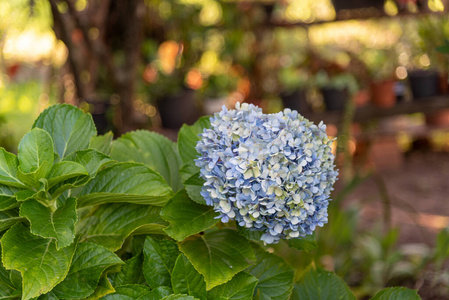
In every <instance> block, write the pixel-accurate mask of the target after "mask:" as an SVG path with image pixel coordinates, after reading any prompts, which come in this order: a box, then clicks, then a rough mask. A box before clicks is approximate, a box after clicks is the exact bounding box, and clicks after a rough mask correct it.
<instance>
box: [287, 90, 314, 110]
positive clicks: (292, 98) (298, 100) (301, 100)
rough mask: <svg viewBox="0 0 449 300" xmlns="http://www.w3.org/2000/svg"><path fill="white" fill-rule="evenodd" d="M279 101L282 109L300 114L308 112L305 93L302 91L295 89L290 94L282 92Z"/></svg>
mask: <svg viewBox="0 0 449 300" xmlns="http://www.w3.org/2000/svg"><path fill="white" fill-rule="evenodd" d="M281 99H282V104H283V105H284V108H290V109H294V110H296V111H298V112H299V113H301V114H302V113H305V112H309V111H310V107H309V105H308V104H307V98H306V91H305V90H303V89H297V90H294V91H292V92H283V93H282V94H281Z"/></svg>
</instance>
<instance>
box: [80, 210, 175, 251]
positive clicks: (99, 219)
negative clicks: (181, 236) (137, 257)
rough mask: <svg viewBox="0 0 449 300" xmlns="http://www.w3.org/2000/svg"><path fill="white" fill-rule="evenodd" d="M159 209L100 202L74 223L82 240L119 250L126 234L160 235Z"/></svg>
mask: <svg viewBox="0 0 449 300" xmlns="http://www.w3.org/2000/svg"><path fill="white" fill-rule="evenodd" d="M159 213H160V208H159V207H155V206H150V205H134V204H126V203H122V204H111V205H102V206H100V207H99V208H98V209H97V210H95V211H94V212H93V213H92V214H91V215H90V216H88V217H87V218H85V219H84V220H82V221H81V222H78V225H77V232H79V233H80V234H81V236H82V238H83V239H84V241H88V242H92V243H96V244H99V245H102V246H104V247H106V248H108V249H110V250H112V251H115V250H118V249H120V247H121V246H122V244H123V241H124V240H125V238H127V237H128V236H129V235H130V234H133V233H134V234H137V233H139V234H145V233H146V234H150V233H158V234H161V233H162V234H163V231H162V229H163V228H165V224H166V223H165V221H164V220H163V219H162V218H161V217H160V215H159Z"/></svg>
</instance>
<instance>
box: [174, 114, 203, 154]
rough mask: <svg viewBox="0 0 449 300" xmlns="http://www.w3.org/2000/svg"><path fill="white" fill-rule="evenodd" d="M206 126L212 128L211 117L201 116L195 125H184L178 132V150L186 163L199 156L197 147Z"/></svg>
mask: <svg viewBox="0 0 449 300" xmlns="http://www.w3.org/2000/svg"><path fill="white" fill-rule="evenodd" d="M204 128H210V121H209V117H201V118H200V119H198V121H196V122H195V124H193V125H190V126H189V125H186V124H184V125H182V127H181V129H180V130H179V134H178V152H179V154H180V155H181V159H182V161H183V162H184V163H187V162H189V161H192V160H194V159H196V158H197V157H198V152H197V151H196V149H195V147H196V144H197V143H198V141H199V140H200V137H199V136H198V135H199V134H200V133H202V132H203V130H204Z"/></svg>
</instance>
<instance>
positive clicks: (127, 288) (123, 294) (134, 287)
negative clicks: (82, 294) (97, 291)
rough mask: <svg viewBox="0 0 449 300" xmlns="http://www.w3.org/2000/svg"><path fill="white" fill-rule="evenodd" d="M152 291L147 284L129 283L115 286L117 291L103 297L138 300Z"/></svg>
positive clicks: (115, 299) (107, 299) (110, 299)
mask: <svg viewBox="0 0 449 300" xmlns="http://www.w3.org/2000/svg"><path fill="white" fill-rule="evenodd" d="M149 293H151V288H150V287H149V286H145V285H139V284H128V285H123V286H119V287H116V288H115V292H114V293H112V294H109V295H106V296H105V297H103V298H102V299H105V300H137V299H144V297H145V296H146V295H147V294H149Z"/></svg>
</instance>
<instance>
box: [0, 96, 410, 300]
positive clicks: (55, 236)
mask: <svg viewBox="0 0 449 300" xmlns="http://www.w3.org/2000/svg"><path fill="white" fill-rule="evenodd" d="M330 143H331V141H329V139H328V138H327V137H326V135H325V132H324V127H323V126H322V125H320V126H318V127H317V126H315V125H313V124H311V123H310V122H309V121H307V120H305V119H304V118H303V117H301V116H299V115H298V114H297V113H296V112H294V111H289V110H286V111H284V112H283V113H279V114H275V115H264V114H262V112H261V110H260V109H258V108H256V107H254V106H247V105H242V106H241V107H240V106H237V110H231V111H227V110H225V109H224V110H223V111H222V112H221V113H219V114H217V115H216V116H214V117H213V118H212V119H211V120H209V118H208V117H206V118H201V119H200V120H198V122H196V123H195V124H193V125H191V126H187V125H185V126H183V127H182V129H181V130H180V132H179V137H178V143H174V142H172V141H170V140H168V139H166V138H165V137H162V136H161V135H158V134H156V133H153V132H149V131H135V132H130V133H128V134H125V135H123V136H121V137H120V138H118V139H116V140H113V139H112V134H111V133H108V134H106V135H97V133H96V129H95V125H94V123H93V121H92V117H91V116H90V115H89V114H86V113H84V112H83V111H81V110H80V109H78V108H76V107H73V106H70V105H55V106H52V107H49V108H48V109H46V110H45V111H44V112H42V113H41V115H40V116H39V117H38V118H37V120H36V121H35V123H34V125H33V128H32V129H31V130H30V132H28V133H27V134H26V135H25V136H24V137H23V139H22V140H21V141H20V143H19V145H18V153H17V155H15V154H13V153H9V152H7V151H6V150H5V149H3V148H0V236H1V239H0V243H1V264H0V299H23V300H29V299H39V300H54V299H89V300H94V299H106V300H128V299H131V300H132V299H139V300H157V299H166V300H170V299H184V300H195V299H198V300H231V299H234V300H237V299H239V300H245V299H264V300H271V299H273V300H286V299H293V300H297V299H324V298H325V297H326V295H332V296H335V297H334V298H338V299H355V297H354V295H353V293H352V292H351V290H350V289H349V288H348V287H347V286H346V285H345V283H344V282H343V281H342V280H341V279H340V278H338V277H337V276H336V275H335V274H334V273H332V272H328V271H325V270H323V269H321V268H317V267H315V266H314V265H311V266H310V267H309V268H308V269H306V270H299V271H300V272H301V274H302V275H301V276H299V280H297V281H295V279H296V276H295V272H296V270H295V269H294V268H293V267H292V266H290V265H289V264H288V263H287V262H286V261H285V260H284V259H283V258H282V257H280V256H278V255H276V254H275V253H272V252H273V249H270V252H269V251H267V250H268V249H267V246H266V245H264V243H267V244H268V243H274V242H279V243H281V242H280V241H282V240H287V239H289V240H288V244H287V245H288V247H291V248H293V249H294V251H297V252H298V253H297V255H307V254H306V253H305V252H300V251H304V250H307V251H311V250H313V248H314V247H315V246H316V242H315V241H314V238H313V236H310V233H312V232H313V231H314V229H315V227H316V226H322V225H323V224H324V223H326V222H327V215H326V208H327V205H328V201H329V194H330V191H331V189H332V184H333V183H334V181H335V179H336V176H337V173H336V171H335V170H334V166H333V156H332V154H331V153H330ZM196 149H198V151H197V150H196ZM195 161H196V162H195ZM231 219H235V220H236V222H237V224H234V222H228V221H230V220H231ZM220 220H221V221H222V222H220ZM223 222H228V223H223ZM254 233H261V236H258V235H254ZM262 241H263V242H262ZM287 245H284V246H285V247H287ZM326 293H328V294H326ZM392 297H393V298H394V299H411V300H414V299H419V297H418V296H417V294H416V291H413V290H408V289H405V288H393V289H386V290H383V291H381V292H380V293H379V294H378V295H376V296H375V297H374V298H373V299H393V298H392ZM401 297H402V298H401ZM331 298H332V297H331ZM326 299H328V298H326Z"/></svg>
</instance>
